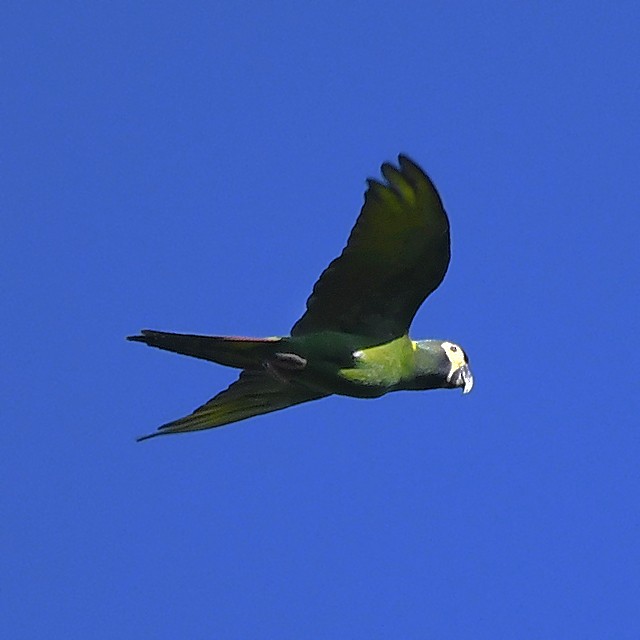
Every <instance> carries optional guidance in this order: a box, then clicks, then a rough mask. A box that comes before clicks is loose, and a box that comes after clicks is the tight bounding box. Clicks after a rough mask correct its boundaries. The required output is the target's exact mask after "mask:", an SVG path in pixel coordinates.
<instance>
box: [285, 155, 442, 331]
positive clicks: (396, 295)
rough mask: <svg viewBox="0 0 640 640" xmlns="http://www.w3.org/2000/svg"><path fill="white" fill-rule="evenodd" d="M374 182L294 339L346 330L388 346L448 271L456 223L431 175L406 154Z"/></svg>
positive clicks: (369, 181) (308, 303)
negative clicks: (451, 221) (451, 220)
mask: <svg viewBox="0 0 640 640" xmlns="http://www.w3.org/2000/svg"><path fill="white" fill-rule="evenodd" d="M398 160H399V170H398V169H396V168H395V167H393V166H392V165H390V164H388V163H385V164H383V165H382V175H383V176H384V177H385V178H386V181H387V182H386V183H385V184H383V183H381V182H378V181H376V180H368V184H369V188H368V189H367V192H366V193H365V197H364V205H363V207H362V210H361V212H360V216H359V217H358V220H357V221H356V224H355V226H354V227H353V230H352V231H351V235H350V236H349V241H348V242H347V246H346V247H345V249H344V250H343V252H342V254H341V255H340V256H339V257H338V258H336V259H335V260H334V261H333V262H332V263H331V264H330V265H329V267H328V268H327V269H326V270H325V271H324V273H323V274H322V275H321V276H320V279H319V280H318V282H317V283H316V285H315V286H314V288H313V293H312V294H311V296H310V297H309V299H308V301H307V310H306V312H305V313H304V315H303V316H302V318H300V320H298V322H296V324H295V325H294V326H293V328H292V330H291V334H292V335H294V336H297V335H304V334H308V333H314V332H317V331H339V332H343V333H350V334H357V335H362V336H369V337H373V338H376V339H380V340H381V341H387V340H389V339H392V338H395V337H398V336H401V335H404V334H405V333H406V332H407V330H408V329H409V325H410V324H411V321H412V320H413V317H414V316H415V314H416V311H417V310H418V308H419V307H420V305H421V304H422V303H423V301H424V300H425V298H426V297H427V296H428V295H429V294H430V293H431V292H432V291H434V290H435V289H436V288H437V287H438V285H439V284H440V283H441V282H442V279H443V278H444V275H445V273H446V271H447V267H448V266H449V258H450V241H449V221H448V219H447V214H446V213H445V210H444V207H443V206H442V201H441V200H440V196H439V195H438V192H437V191H436V188H435V186H434V185H433V183H432V182H431V180H430V179H429V177H428V176H427V175H426V174H425V173H424V171H422V169H421V168H420V167H418V165H416V164H414V163H413V162H412V161H411V160H409V158H407V157H406V156H402V155H401V156H399V158H398Z"/></svg>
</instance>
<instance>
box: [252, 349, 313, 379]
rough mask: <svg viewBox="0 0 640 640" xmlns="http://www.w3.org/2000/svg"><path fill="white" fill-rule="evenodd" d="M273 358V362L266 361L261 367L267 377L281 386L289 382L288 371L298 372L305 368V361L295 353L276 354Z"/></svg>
mask: <svg viewBox="0 0 640 640" xmlns="http://www.w3.org/2000/svg"><path fill="white" fill-rule="evenodd" d="M275 356H276V357H275V359H273V360H266V361H265V362H264V363H263V366H264V368H265V369H266V370H267V373H269V375H271V376H272V377H273V378H275V379H276V380H277V381H278V382H282V383H283V384H287V383H288V382H289V376H287V372H288V371H300V370H301V369H304V368H305V367H306V366H307V361H306V359H305V358H302V357H301V356H299V355H296V354H295V353H276V354H275Z"/></svg>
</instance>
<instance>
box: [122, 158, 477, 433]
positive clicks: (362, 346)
mask: <svg viewBox="0 0 640 640" xmlns="http://www.w3.org/2000/svg"><path fill="white" fill-rule="evenodd" d="M382 174H383V176H384V177H385V178H386V180H387V182H386V183H381V182H377V181H375V180H369V181H368V184H369V188H368V189H367V192H366V194H365V202H364V205H363V207H362V211H361V212H360V216H359V217H358V220H357V221H356V225H355V226H354V228H353V230H352V232H351V235H350V237H349V241H348V243H347V246H346V247H345V249H344V251H343V252H342V254H341V255H340V257H338V258H336V259H335V260H334V261H333V262H332V263H331V264H330V265H329V267H328V268H327V269H326V270H325V271H324V273H323V274H322V275H321V276H320V279H319V280H318V282H317V283H316V285H315V286H314V288H313V292H312V294H311V296H310V297H309V300H308V302H307V310H306V311H305V313H304V315H303V316H302V318H300V320H298V321H297V322H296V323H295V324H294V326H293V328H292V330H291V335H290V336H286V337H277V338H264V339H261V338H233V337H220V336H197V335H187V334H174V333H166V332H158V331H150V330H144V331H142V332H141V335H138V336H131V337H129V338H128V339H129V340H133V341H137V342H144V343H145V344H148V345H149V346H152V347H157V348H159V349H165V350H168V351H173V352H175V353H181V354H184V355H188V356H192V357H196V358H202V359H205V360H210V361H213V362H217V363H219V364H223V365H226V366H230V367H236V368H239V369H242V370H243V371H242V373H241V374H240V377H239V379H238V380H237V381H236V382H234V383H233V384H232V385H231V386H230V387H229V388H228V389H226V390H225V391H222V392H221V393H219V394H218V395H216V396H215V397H214V398H212V399H211V400H210V401H209V402H207V403H206V404H205V405H203V406H202V407H200V408H199V409H196V411H195V412H194V413H192V414H191V415H189V416H186V417H184V418H181V419H179V420H176V421H174V422H170V423H168V424H166V425H163V426H161V427H160V428H159V430H158V431H157V432H155V433H153V434H150V435H148V436H143V437H142V438H140V439H141V440H144V439H146V438H150V437H153V436H156V435H162V434H167V433H180V432H185V431H196V430H201V429H210V428H212V427H217V426H221V425H224V424H229V423H231V422H237V421H238V420H243V419H245V418H248V417H251V416H254V415H259V414H263V413H269V412H271V411H277V410H278V409H283V408H285V407H289V406H292V405H295V404H299V403H302V402H308V401H310V400H316V399H318V398H322V397H324V396H327V395H331V394H339V395H346V396H354V397H360V398H374V397H379V396H381V395H384V394H385V393H388V392H390V391H397V390H402V389H406V390H418V389H437V388H456V387H462V388H463V390H464V392H465V393H466V392H468V391H470V390H471V387H472V385H473V378H472V376H471V372H470V370H469V366H468V360H467V357H466V355H465V354H464V352H463V351H462V349H461V348H460V347H459V346H457V345H455V344H453V343H451V342H447V341H441V340H422V341H415V342H414V341H413V340H411V339H410V338H409V337H408V330H409V325H410V324H411V321H412V320H413V317H414V316H415V313H416V311H417V310H418V308H419V307H420V305H421V304H422V302H423V301H424V300H425V298H426V297H427V296H428V295H429V294H430V293H431V292H432V291H434V290H435V289H436V288H437V287H438V285H439V284H440V283H441V282H442V279H443V278H444V275H445V273H446V271H447V267H448V265H449V258H450V247H449V245H450V240H449V222H448V219H447V215H446V213H445V210H444V208H443V205H442V202H441V200H440V197H439V195H438V193H437V191H436V189H435V186H434V185H433V183H432V182H431V180H430V179H429V178H428V177H427V175H426V174H425V173H424V172H423V171H422V169H420V168H419V167H418V166H417V165H416V164H414V163H413V162H412V161H411V160H409V159H408V158H407V157H406V156H400V157H399V169H397V168H395V167H393V166H392V165H390V164H387V163H385V164H383V165H382Z"/></svg>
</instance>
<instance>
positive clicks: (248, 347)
mask: <svg viewBox="0 0 640 640" xmlns="http://www.w3.org/2000/svg"><path fill="white" fill-rule="evenodd" d="M127 340H131V341H133V342H143V343H144V344H147V345H149V346H150V347H156V348H157V349H164V350H166V351H173V352H174V353H180V354H183V355H185V356H191V357H193V358H201V359H203V360H210V361H212V362H217V363H218V364H222V365H226V366H227V367H236V368H238V369H253V368H256V367H260V366H261V364H262V363H263V362H264V361H265V360H266V359H268V358H269V357H270V356H272V355H273V353H274V351H276V349H275V348H274V347H275V345H277V344H278V343H279V342H281V341H282V340H283V338H241V337H235V336H197V335H190V334H185V333H167V332H164V331H152V330H150V329H143V330H142V331H141V332H140V335H138V336H129V337H128V338H127Z"/></svg>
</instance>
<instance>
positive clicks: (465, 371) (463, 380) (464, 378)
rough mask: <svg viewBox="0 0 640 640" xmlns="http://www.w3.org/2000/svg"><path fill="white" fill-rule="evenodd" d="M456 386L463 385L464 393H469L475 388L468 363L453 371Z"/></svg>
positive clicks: (453, 380)
mask: <svg viewBox="0 0 640 640" xmlns="http://www.w3.org/2000/svg"><path fill="white" fill-rule="evenodd" d="M451 382H453V384H454V385H455V386H456V387H462V393H463V394H465V393H469V391H471V389H473V374H472V373H471V369H469V365H468V364H463V365H462V366H461V367H460V368H459V369H456V370H455V371H454V373H453V376H452V380H451Z"/></svg>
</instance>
